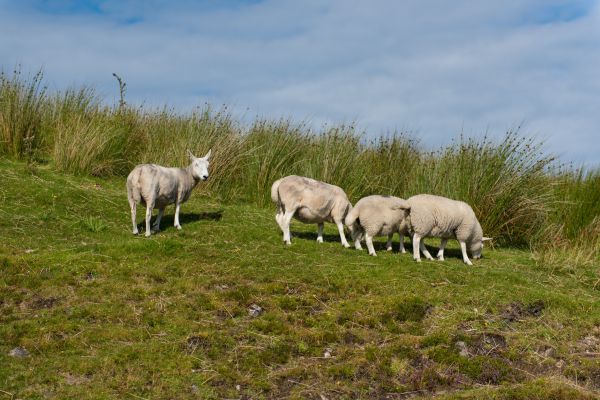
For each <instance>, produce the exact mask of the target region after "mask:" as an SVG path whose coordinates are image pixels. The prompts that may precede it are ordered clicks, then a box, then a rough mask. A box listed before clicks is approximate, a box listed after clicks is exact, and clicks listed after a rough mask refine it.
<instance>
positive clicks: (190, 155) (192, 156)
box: [186, 149, 196, 161]
mask: <svg viewBox="0 0 600 400" xmlns="http://www.w3.org/2000/svg"><path fill="white" fill-rule="evenodd" d="M186 151H187V154H188V157H189V158H190V161H194V160H195V159H196V157H195V156H194V154H192V152H191V151H190V150H189V149H188V150H186Z"/></svg>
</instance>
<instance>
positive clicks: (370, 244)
mask: <svg viewBox="0 0 600 400" xmlns="http://www.w3.org/2000/svg"><path fill="white" fill-rule="evenodd" d="M365 243H366V244H367V249H368V250H369V255H370V256H377V253H375V248H374V247H373V238H372V237H371V235H369V234H368V233H365Z"/></svg>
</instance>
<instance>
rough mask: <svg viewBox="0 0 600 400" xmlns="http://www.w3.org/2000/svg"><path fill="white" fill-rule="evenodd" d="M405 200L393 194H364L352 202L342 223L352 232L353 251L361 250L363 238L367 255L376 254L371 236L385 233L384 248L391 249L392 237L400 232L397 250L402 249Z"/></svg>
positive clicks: (405, 230) (405, 224)
mask: <svg viewBox="0 0 600 400" xmlns="http://www.w3.org/2000/svg"><path fill="white" fill-rule="evenodd" d="M408 208H409V206H408V203H407V202H406V200H403V199H401V198H399V197H394V196H378V195H374V196H367V197H363V198H362V199H360V200H359V201H358V203H356V204H355V205H354V207H353V208H352V210H350V212H349V213H348V215H347V216H346V220H345V222H346V226H347V227H348V228H349V229H350V232H351V233H352V240H354V246H355V247H356V249H357V250H361V249H362V247H361V245H360V240H361V239H362V238H363V236H364V238H365V242H366V243H367V249H368V250H369V255H372V256H376V255H377V254H376V253H375V249H374V248H373V237H375V236H382V235H387V237H388V241H387V246H386V247H387V250H388V251H391V250H392V237H393V236H394V233H395V232H398V233H399V234H400V251H401V252H402V253H406V250H404V235H405V234H408V228H409V226H408V219H407V217H408V211H407V209H408Z"/></svg>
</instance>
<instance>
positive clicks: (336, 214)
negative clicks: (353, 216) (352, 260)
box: [271, 175, 352, 247]
mask: <svg viewBox="0 0 600 400" xmlns="http://www.w3.org/2000/svg"><path fill="white" fill-rule="evenodd" d="M271 199H272V200H273V201H274V202H275V203H276V204H277V214H276V215H275V220H276V221H277V224H279V227H280V228H281V230H282V231H283V241H284V242H285V243H286V244H291V237H290V222H291V220H292V217H296V219H298V220H300V221H301V222H304V223H305V224H311V223H312V224H317V226H318V234H317V242H319V243H323V224H324V222H325V221H327V222H333V223H334V224H336V225H337V227H338V231H339V233H340V239H341V240H342V245H343V246H344V247H350V245H349V244H348V241H347V240H346V236H345V235H344V224H343V222H344V218H345V217H346V214H348V211H349V210H350V209H351V208H352V204H350V201H348V197H347V196H346V193H344V191H343V190H342V189H341V188H339V187H338V186H334V185H330V184H328V183H325V182H319V181H316V180H314V179H311V178H305V177H302V176H296V175H290V176H286V177H285V178H281V179H279V180H277V181H275V182H274V183H273V186H272V187H271Z"/></svg>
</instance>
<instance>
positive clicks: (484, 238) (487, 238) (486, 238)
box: [481, 236, 493, 242]
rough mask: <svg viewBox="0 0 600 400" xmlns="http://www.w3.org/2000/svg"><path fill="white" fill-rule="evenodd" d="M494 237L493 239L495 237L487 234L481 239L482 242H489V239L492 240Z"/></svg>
mask: <svg viewBox="0 0 600 400" xmlns="http://www.w3.org/2000/svg"><path fill="white" fill-rule="evenodd" d="M492 239H493V238H491V237H486V236H484V237H482V238H481V241H482V242H487V241H488V240H492Z"/></svg>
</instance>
